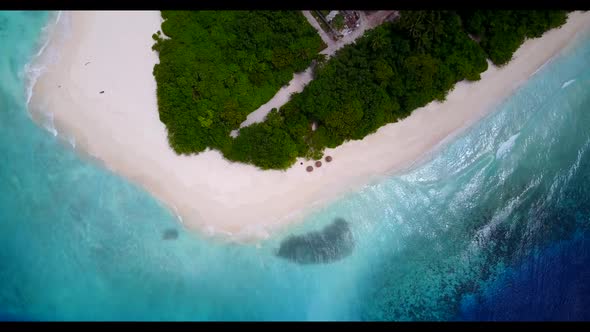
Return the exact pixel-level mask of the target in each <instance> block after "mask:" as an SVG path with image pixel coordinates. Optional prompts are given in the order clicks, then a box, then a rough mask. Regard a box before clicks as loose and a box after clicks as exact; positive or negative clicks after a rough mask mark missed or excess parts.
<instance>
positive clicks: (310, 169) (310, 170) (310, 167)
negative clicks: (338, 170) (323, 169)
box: [305, 166, 313, 172]
mask: <svg viewBox="0 0 590 332" xmlns="http://www.w3.org/2000/svg"><path fill="white" fill-rule="evenodd" d="M305 170H306V171H308V172H313V166H307V168H306V169H305Z"/></svg>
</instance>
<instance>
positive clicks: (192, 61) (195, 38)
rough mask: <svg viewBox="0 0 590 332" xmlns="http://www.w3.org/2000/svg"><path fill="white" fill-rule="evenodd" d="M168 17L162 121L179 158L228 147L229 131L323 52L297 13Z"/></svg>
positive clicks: (159, 43) (160, 38)
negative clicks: (210, 149) (209, 149)
mask: <svg viewBox="0 0 590 332" xmlns="http://www.w3.org/2000/svg"><path fill="white" fill-rule="evenodd" d="M162 18H163V19H164V22H163V23H162V31H161V32H160V31H158V33H156V34H154V35H153V38H154V40H155V41H156V43H155V45H154V46H153V49H154V50H155V51H157V52H158V53H159V57H160V63H159V64H157V65H155V67H154V76H155V78H156V81H157V95H158V108H159V112H160V120H161V121H162V122H163V123H164V124H166V127H167V129H168V139H169V142H170V145H171V146H172V147H173V148H174V150H176V152H178V153H195V152H201V151H203V150H205V149H206V148H207V147H211V148H215V149H219V150H222V151H225V150H227V149H228V147H229V145H231V137H230V136H229V133H230V131H231V130H233V129H235V128H238V127H239V125H240V123H242V122H243V121H244V120H245V119H246V117H247V115H248V114H249V113H250V112H252V111H254V110H256V109H257V108H258V107H260V106H261V105H263V104H264V103H266V102H267V101H268V100H270V99H271V98H272V97H273V96H274V94H275V93H276V92H277V91H278V90H279V89H280V88H281V87H282V86H283V85H286V84H287V83H288V82H289V81H290V80H291V79H292V78H293V73H295V72H300V71H303V70H305V69H306V68H307V67H308V66H309V65H310V64H311V61H312V60H313V59H314V58H315V57H317V54H318V52H319V51H321V50H322V49H323V48H325V44H324V43H323V41H322V40H321V38H320V37H319V36H318V34H317V32H316V31H315V30H314V29H313V27H311V26H310V25H309V23H308V22H307V21H306V19H305V17H304V16H303V15H302V14H301V12H298V11H272V12H270V11H162ZM162 33H163V35H162Z"/></svg>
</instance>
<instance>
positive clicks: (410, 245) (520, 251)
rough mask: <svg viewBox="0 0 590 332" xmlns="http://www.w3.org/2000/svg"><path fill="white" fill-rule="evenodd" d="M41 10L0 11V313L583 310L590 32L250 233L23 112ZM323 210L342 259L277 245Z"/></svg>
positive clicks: (345, 316)
mask: <svg viewBox="0 0 590 332" xmlns="http://www.w3.org/2000/svg"><path fill="white" fill-rule="evenodd" d="M52 19H54V18H53V14H52V13H47V12H0V45H3V46H4V47H3V51H2V55H0V78H1V79H0V319H2V320H589V319H590V296H589V295H590V268H589V266H590V236H589V234H590V233H589V231H590V230H589V228H590V35H588V34H586V35H584V36H582V37H580V38H579V39H578V40H577V41H576V42H575V43H573V44H572V46H571V47H568V48H567V49H566V50H564V51H563V52H562V54H560V55H559V56H557V57H555V58H554V59H553V60H552V61H550V62H549V63H548V64H547V65H546V66H544V67H543V68H542V69H541V70H539V71H538V72H537V73H536V74H535V75H534V76H533V77H531V78H530V80H529V81H528V82H527V83H526V84H524V85H523V86H522V87H521V88H519V89H518V91H516V93H515V94H514V95H513V96H512V97H510V98H509V99H507V100H505V101H504V102H503V103H502V104H501V105H499V106H498V109H497V111H496V112H494V113H492V114H491V115H490V116H488V117H486V118H485V119H483V120H482V121H480V122H479V123H478V124H476V125H474V126H473V127H472V128H470V129H469V130H468V131H466V132H465V133H463V134H461V135H460V136H458V137H457V138H455V139H453V140H452V141H451V142H449V143H448V144H447V145H445V146H444V147H443V148H441V149H440V151H437V152H436V153H435V154H434V155H432V157H431V158H430V159H429V160H427V161H425V162H424V163H423V164H421V165H419V166H417V167H415V168H414V169H411V170H408V171H407V172H405V173H404V174H402V175H396V176H391V177H389V178H387V179H385V180H382V181H380V182H379V183H375V184H372V185H368V186H366V187H365V188H364V189H362V190H361V191H359V192H355V193H352V194H350V195H347V196H345V197H343V198H342V199H340V200H338V201H337V202H335V203H333V204H331V205H328V206H326V207H324V208H322V209H320V210H318V211H316V212H314V213H313V214H311V215H310V216H309V217H308V218H307V220H306V221H305V222H304V223H303V224H301V225H298V226H295V227H293V228H292V229H291V230H290V231H289V233H290V234H281V235H279V236H276V237H274V238H272V239H270V240H267V241H265V242H263V243H261V245H260V246H255V245H237V244H226V243H221V242H218V241H214V240H211V239H207V238H204V237H201V236H200V235H198V234H194V233H189V232H186V231H184V230H183V229H182V228H181V227H180V225H179V224H178V222H177V219H176V217H175V216H174V215H173V214H172V213H171V212H170V211H169V210H168V209H166V208H165V207H164V206H162V204H160V203H158V202H157V201H156V200H155V199H154V198H152V197H151V196H150V195H149V194H147V193H146V192H144V191H143V190H141V189H140V188H139V187H137V186H135V185H133V184H131V183H129V182H128V181H126V180H125V179H123V178H121V177H120V176H118V175H116V174H113V173H111V172H109V171H107V170H106V169H103V168H102V167H101V166H100V165H98V164H96V163H93V162H91V161H88V160H86V159H84V158H81V157H80V156H79V155H78V154H77V153H76V152H75V151H74V150H73V149H72V148H71V147H70V146H69V145H68V144H64V143H63V142H62V141H61V140H60V139H59V138H58V137H55V136H54V135H53V134H52V133H51V132H49V131H48V130H46V129H44V128H42V127H40V126H38V125H36V124H35V123H34V122H33V121H32V120H31V118H30V116H29V115H28V112H27V109H26V100H27V87H26V77H27V76H26V71H25V68H26V65H27V63H29V62H30V61H31V60H32V59H33V57H34V56H35V54H36V53H37V52H38V51H39V49H40V47H41V46H42V44H43V40H42V39H43V38H42V28H43V27H44V26H45V25H46V24H47V23H48V22H50V21H51V20H52ZM337 218H342V219H344V220H345V221H346V222H347V225H348V227H349V232H350V233H349V235H350V236H351V239H352V241H353V246H352V247H349V248H348V249H347V250H348V252H347V253H346V255H344V256H345V257H344V258H342V259H339V260H338V259H336V260H334V261H331V262H323V263H320V264H302V262H301V261H294V260H290V259H284V258H282V257H278V256H277V249H278V248H279V247H281V243H283V244H285V243H286V242H284V240H285V239H286V238H288V237H289V236H291V235H301V234H308V233H309V232H313V231H318V230H321V229H323V228H324V226H326V225H329V224H331V223H332V221H333V220H335V219H337ZM170 229H176V230H177V231H178V237H177V238H173V237H172V238H170V239H165V238H164V237H163V233H165V232H167V230H168V231H169V230H170ZM316 238H317V237H316ZM333 246H334V248H335V249H334V250H336V251H337V250H338V246H339V244H338V243H334V244H333ZM350 248H352V249H351V250H350ZM308 249H309V248H308ZM311 249H313V248H311ZM312 258H313V257H312ZM312 260H313V259H312Z"/></svg>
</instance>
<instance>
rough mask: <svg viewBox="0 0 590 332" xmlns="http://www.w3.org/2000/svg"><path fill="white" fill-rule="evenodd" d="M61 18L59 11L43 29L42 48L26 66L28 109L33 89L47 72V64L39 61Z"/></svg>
mask: <svg viewBox="0 0 590 332" xmlns="http://www.w3.org/2000/svg"><path fill="white" fill-rule="evenodd" d="M61 17H62V12H61V11H58V12H57V13H56V15H55V20H54V21H53V22H49V23H47V25H45V26H44V27H43V29H42V35H41V38H40V40H41V42H42V44H41V47H40V48H39V51H37V53H36V54H35V55H34V56H33V58H32V59H31V61H30V62H29V63H27V64H26V65H25V68H24V73H23V74H24V75H25V80H26V97H27V102H26V105H27V107H28V106H29V103H30V101H31V97H32V96H33V87H34V86H35V84H36V83H37V79H39V77H40V76H41V74H43V72H45V70H46V66H45V64H44V63H39V61H38V60H39V58H40V57H41V56H42V55H43V54H44V53H45V52H46V50H47V46H48V45H49V43H50V41H51V37H52V35H53V32H54V31H55V27H56V26H57V25H58V23H59V22H60V20H61Z"/></svg>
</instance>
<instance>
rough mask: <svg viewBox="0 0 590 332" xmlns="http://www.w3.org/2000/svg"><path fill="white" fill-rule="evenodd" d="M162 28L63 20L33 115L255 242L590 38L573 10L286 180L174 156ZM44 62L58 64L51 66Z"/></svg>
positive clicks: (218, 161) (413, 153) (83, 16)
mask: <svg viewBox="0 0 590 332" xmlns="http://www.w3.org/2000/svg"><path fill="white" fill-rule="evenodd" d="M160 23H161V17H160V14H159V12H146V11H143V12H128V11H121V12H106V11H101V12H64V13H63V14H62V19H61V20H60V23H59V25H58V27H57V28H56V34H55V35H54V37H52V39H51V40H50V42H49V44H48V46H47V47H46V49H45V51H44V53H43V54H42V55H41V57H40V58H39V59H38V62H39V63H43V64H44V65H45V67H46V69H45V72H44V73H43V74H42V75H41V76H40V77H39V78H38V80H37V82H36V84H35V86H34V87H33V94H32V98H31V103H30V110H31V112H32V113H33V117H34V118H35V119H36V120H37V121H39V122H41V123H44V121H46V119H47V118H48V114H52V117H53V121H54V126H55V128H56V129H57V132H59V135H63V136H64V137H67V139H68V140H71V142H75V146H76V149H77V150H78V149H80V151H84V152H86V153H88V154H90V155H92V156H95V157H96V158H98V159H100V160H102V161H103V162H104V164H105V166H106V167H108V168H109V169H111V170H113V171H114V172H117V173H119V174H121V175H123V176H125V177H127V178H129V179H131V180H132V181H134V182H135V183H137V184H139V185H141V186H143V187H144V188H145V189H146V190H147V191H149V192H150V193H152V194H153V195H154V196H155V197H156V198H158V199H159V200H161V201H162V202H164V203H165V204H166V205H168V206H169V207H170V208H171V210H172V211H173V212H175V213H177V214H178V215H179V216H181V217H182V220H183V221H184V222H183V224H184V225H185V226H186V227H188V228H191V229H195V230H198V231H200V232H202V233H204V234H207V235H230V238H231V239H233V240H252V239H261V238H265V237H267V236H269V234H271V233H273V232H274V231H277V230H279V229H281V228H282V227H284V226H285V225H287V224H289V223H290V222H294V221H297V220H300V219H301V218H302V217H303V216H305V214H306V212H308V211H309V210H310V206H311V205H317V204H324V203H327V202H329V201H331V200H334V199H336V198H338V197H339V196H340V195H342V194H345V193H347V192H349V191H352V190H358V189H359V188H360V187H361V186H363V185H366V184H368V183H370V182H371V181H374V180H376V179H378V178H379V177H382V176H385V175H387V174H391V173H392V172H396V171H400V170H402V169H404V168H406V167H409V166H410V165H412V163H414V162H415V161H416V160H419V159H420V158H423V157H424V156H425V154H426V153H428V152H431V151H432V150H433V148H435V147H436V146H437V145H438V144H440V142H441V141H443V140H445V139H449V137H451V135H455V134H457V133H459V132H461V129H463V128H465V127H467V126H469V125H470V124H472V123H473V122H475V121H477V120H478V119H480V118H481V117H483V116H484V115H486V114H487V113H489V111H491V110H492V109H493V106H494V105H495V104H497V103H498V102H501V101H502V100H503V99H505V98H506V97H508V96H509V95H510V93H511V92H512V91H514V89H515V88H517V87H518V86H519V85H520V84H522V83H523V82H525V81H526V80H527V79H528V78H529V77H530V76H531V75H532V74H533V73H534V72H535V71H536V70H538V68H539V67H541V66H542V65H543V64H544V63H546V62H547V61H548V60H549V59H550V58H552V57H553V56H554V55H555V54H557V53H558V52H559V51H560V50H561V49H562V48H564V47H565V46H567V45H568V44H569V43H570V41H571V40H572V39H573V37H574V36H575V35H576V33H577V32H580V31H583V30H588V29H589V28H590V13H579V12H575V13H572V14H571V15H570V17H569V18H568V22H567V23H566V25H565V26H563V27H562V28H560V29H558V30H552V31H550V32H548V33H546V34H545V35H544V36H543V37H542V38H540V39H534V40H529V41H527V42H526V43H525V44H524V45H523V46H522V47H521V48H520V49H519V50H518V51H517V53H516V54H515V58H514V59H513V60H512V61H511V62H510V63H509V64H508V65H506V66H505V67H503V68H501V69H498V68H495V67H492V66H490V68H489V69H488V71H486V72H485V73H483V74H482V80H481V81H478V82H475V83H465V82H461V83H458V84H457V86H456V87H455V89H454V90H453V91H452V92H451V93H449V95H448V97H447V101H445V102H444V103H442V104H441V103H431V104H429V105H427V106H426V107H423V108H421V109H419V110H416V111H415V112H414V113H413V114H412V115H411V116H410V117H408V118H406V119H405V120H403V121H401V122H399V123H395V124H390V125H387V126H384V127H382V128H381V129H379V131H378V132H377V133H375V134H373V135H370V136H367V137H365V139H363V140H362V141H353V142H348V143H345V144H343V145H342V146H340V147H338V148H336V149H329V150H327V151H326V152H327V154H330V155H331V156H333V157H334V161H333V162H332V163H329V164H326V163H324V165H323V166H322V167H321V168H316V169H315V170H314V172H312V173H307V172H306V171H305V166H307V165H310V164H311V162H305V161H303V163H304V164H303V165H300V164H299V161H298V162H297V163H296V164H295V165H294V166H293V167H292V168H290V169H289V170H287V171H284V172H283V171H261V170H258V169H257V168H255V167H253V166H249V165H243V164H237V163H230V162H228V161H226V160H224V159H223V158H222V156H221V154H220V153H218V152H216V151H206V152H204V153H201V154H199V155H196V156H178V155H176V154H175V153H174V152H173V151H172V150H171V148H170V147H169V146H168V142H167V139H166V128H165V126H164V125H163V124H162V123H161V122H160V121H159V117H158V111H157V103H156V94H155V91H156V82H155V80H154V77H153V75H152V70H153V66H154V64H155V63H157V61H158V57H157V55H156V54H155V52H152V51H151V46H152V45H153V40H152V39H151V35H152V33H154V32H156V31H157V30H159V28H160ZM66 30H67V31H69V33H67V34H66V33H65V32H66ZM56 51H57V52H56ZM56 53H58V54H59V57H58V58H55V54H56ZM46 54H47V56H46ZM49 55H51V56H52V59H55V60H54V61H52V62H49V61H48V56H49ZM100 91H104V93H102V94H101V93H100Z"/></svg>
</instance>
